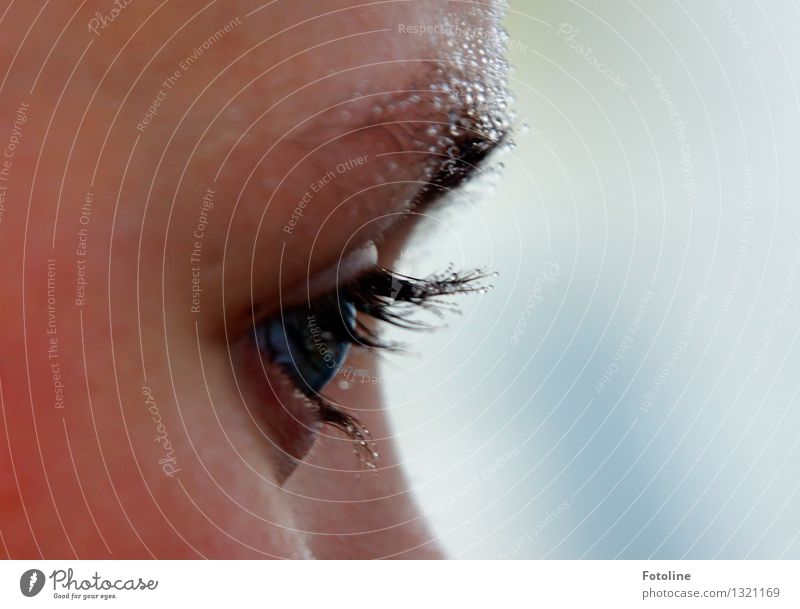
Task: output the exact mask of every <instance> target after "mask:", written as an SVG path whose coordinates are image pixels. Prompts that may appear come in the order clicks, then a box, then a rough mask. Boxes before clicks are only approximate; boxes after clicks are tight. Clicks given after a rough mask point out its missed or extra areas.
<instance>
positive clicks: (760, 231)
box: [382, 0, 800, 559]
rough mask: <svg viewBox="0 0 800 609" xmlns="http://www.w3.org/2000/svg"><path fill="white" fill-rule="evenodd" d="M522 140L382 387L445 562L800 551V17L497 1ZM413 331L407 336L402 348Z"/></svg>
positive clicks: (418, 262)
mask: <svg viewBox="0 0 800 609" xmlns="http://www.w3.org/2000/svg"><path fill="white" fill-rule="evenodd" d="M507 30H508V34H509V39H508V41H507V43H506V44H507V47H508V57H509V60H510V62H511V64H512V65H513V72H512V79H511V88H512V89H513V92H514V94H515V96H516V107H517V113H518V117H519V123H520V125H519V128H518V129H517V132H516V136H515V140H516V147H515V148H514V149H511V150H507V151H505V153H503V154H502V155H501V157H502V158H498V163H502V164H503V165H504V169H503V171H502V173H499V172H498V171H495V170H493V171H491V172H490V174H491V175H489V176H487V178H486V180H485V181H486V182H495V183H496V186H495V189H494V191H492V192H491V194H487V192H488V190H487V189H486V188H485V187H484V186H482V185H476V186H475V187H474V188H473V189H472V191H473V192H471V193H469V194H468V196H469V197H470V200H471V202H472V203H473V205H472V211H471V212H468V213H464V212H461V213H459V215H458V216H448V215H446V214H444V215H440V216H438V217H437V218H438V219H439V220H440V221H441V223H442V225H443V226H442V230H440V233H439V236H437V238H436V243H435V247H433V245H434V244H428V245H429V247H422V248H421V249H415V250H414V254H413V255H411V252H410V251H409V254H408V255H407V256H405V257H404V258H403V259H402V261H401V264H400V268H401V269H407V270H409V271H415V272H418V273H423V274H424V273H426V272H430V270H431V269H432V268H440V267H444V266H446V265H447V264H448V263H449V262H453V263H455V265H456V266H466V267H469V266H488V267H490V268H492V269H496V270H497V271H499V272H500V276H499V277H497V278H495V279H493V280H492V282H493V283H494V286H495V289H494V290H493V291H492V292H490V293H489V294H486V295H472V296H470V297H466V298H462V299H461V303H460V305H461V309H462V313H463V315H462V316H461V317H448V319H447V322H448V327H447V328H445V329H443V330H441V331H439V332H438V333H435V334H433V335H428V336H419V337H415V342H414V345H413V351H414V352H415V353H417V355H415V356H413V357H392V358H387V360H386V361H385V365H384V369H383V374H384V377H383V378H382V381H383V382H385V384H386V390H387V391H390V392H392V393H393V394H394V396H395V397H394V400H393V410H392V414H393V417H394V422H395V429H396V432H397V435H398V439H399V443H400V447H401V450H402V454H403V455H404V457H405V460H406V463H407V466H408V468H409V470H410V476H411V480H412V484H413V486H414V489H415V491H416V493H417V496H418V498H419V501H420V503H421V506H422V509H423V511H424V512H425V513H426V514H427V515H428V517H429V518H430V519H431V521H432V523H433V526H434V529H435V532H436V534H437V535H438V536H439V538H440V539H441V541H442V543H443V544H444V546H445V547H446V548H447V550H448V551H449V552H450V553H451V555H452V556H454V557H458V558H478V557H481V558H492V557H495V558H595V559H600V558H602V559H608V558H648V557H652V558H669V559H677V558H800V467H799V466H800V450H798V443H799V442H800V434H799V433H798V431H800V410H799V409H798V407H797V404H798V391H800V375H799V374H798V371H799V370H800V344H798V342H797V335H798V329H800V326H798V319H799V318H800V306H799V305H800V278H798V271H800V204H799V203H800V197H799V196H798V195H799V194H800V193H799V192H798V185H797V174H798V158H799V157H800V155H799V154H798V152H799V151H800V146H798V141H800V140H799V139H798V138H800V113H799V112H798V110H799V109H800V103H799V100H798V90H797V86H798V84H797V83H796V82H795V76H796V75H799V74H800V42H798V35H797V32H798V31H800V8H798V6H797V4H796V3H795V2H794V1H793V2H781V3H767V4H764V5H763V6H762V5H761V4H760V3H750V2H744V1H743V0H724V1H723V0H708V1H706V2H698V3H685V2H684V3H681V2H679V1H675V2H664V3H660V2H658V3H657V2H649V3H643V4H641V5H640V4H637V3H635V2H622V1H608V2H602V3H600V2H595V3H587V4H581V3H576V2H564V1H563V0H558V1H556V0H538V1H536V2H530V1H528V2H524V1H512V2H511V3H510V11H509V14H508V18H507ZM404 338H407V337H404Z"/></svg>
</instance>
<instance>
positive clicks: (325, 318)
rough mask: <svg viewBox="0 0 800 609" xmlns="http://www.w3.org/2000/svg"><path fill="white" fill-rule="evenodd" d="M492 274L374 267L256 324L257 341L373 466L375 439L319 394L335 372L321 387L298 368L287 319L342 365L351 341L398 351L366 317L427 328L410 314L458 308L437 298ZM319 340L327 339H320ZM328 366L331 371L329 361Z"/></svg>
mask: <svg viewBox="0 0 800 609" xmlns="http://www.w3.org/2000/svg"><path fill="white" fill-rule="evenodd" d="M494 275H496V273H492V274H489V273H486V272H485V271H483V270H481V269H475V270H472V271H467V272H456V271H454V270H453V268H452V266H450V267H448V268H447V269H445V271H443V272H441V273H436V274H433V275H429V276H428V277H425V278H416V277H411V276H408V275H402V274H400V273H396V272H394V271H392V270H389V269H386V268H384V267H380V266H374V267H372V268H370V269H368V270H366V271H364V272H363V273H361V274H360V275H358V276H357V277H355V278H354V279H353V280H351V281H349V282H347V283H345V284H343V285H341V286H339V287H338V288H336V289H334V290H332V291H330V292H328V293H326V294H323V295H321V296H318V297H317V298H315V299H313V300H311V301H310V302H309V303H308V305H307V306H306V307H303V306H297V307H292V308H290V309H286V310H284V311H282V312H281V314H280V315H279V316H274V317H272V318H270V319H268V320H266V321H265V322H263V323H262V324H260V325H259V326H258V327H257V328H256V340H257V343H258V345H259V348H260V349H261V350H262V351H263V352H264V353H265V355H266V357H268V358H269V359H271V360H272V362H273V363H274V364H277V365H278V366H279V367H280V368H281V369H282V371H283V373H284V374H285V375H286V376H287V377H289V379H290V380H291V381H292V382H293V384H294V385H295V386H296V387H297V389H298V390H300V391H301V392H302V393H303V395H305V397H306V398H308V399H309V400H310V401H311V402H312V404H313V405H314V406H315V407H316V409H317V415H318V417H319V419H320V422H321V423H322V424H323V425H327V426H329V427H333V428H334V429H337V430H338V431H340V432H341V433H343V434H345V435H346V436H347V437H348V438H350V439H351V440H352V441H353V443H354V445H355V447H354V452H355V453H356V454H357V455H358V456H359V458H360V460H361V462H362V464H363V465H364V466H366V467H367V468H370V469H374V468H375V467H376V466H375V460H376V459H377V458H378V453H377V452H375V443H374V442H373V441H372V440H371V439H370V434H369V430H368V429H367V428H366V427H364V426H363V425H362V424H361V422H360V421H359V420H358V418H357V417H355V416H354V415H351V414H349V413H346V412H345V411H343V410H342V409H341V408H339V407H338V406H337V405H336V404H334V403H332V402H331V401H329V400H327V399H326V398H325V397H324V396H323V395H321V394H320V390H321V389H322V388H323V387H324V386H325V385H327V383H328V382H329V381H330V379H331V378H332V377H333V376H334V375H335V371H332V372H328V371H323V374H324V376H323V379H322V381H323V382H321V384H320V386H319V387H316V388H315V387H312V384H311V383H309V381H308V380H307V379H306V375H304V374H303V373H302V372H301V371H300V370H298V363H297V361H296V357H295V354H294V353H292V345H291V343H290V341H289V335H290V334H292V336H293V338H295V339H296V338H298V332H297V329H296V328H290V327H289V326H290V325H291V324H290V322H289V321H287V320H291V321H296V320H299V319H300V318H301V317H304V318H305V319H306V323H305V328H304V329H302V328H301V329H300V332H299V337H300V338H304V339H305V347H306V348H310V347H312V344H311V343H313V347H314V349H315V350H316V355H318V356H322V357H323V359H324V360H325V361H326V362H328V361H330V362H332V361H333V358H334V355H337V354H338V356H339V358H340V362H339V366H341V364H342V363H343V362H344V360H345V359H346V357H347V350H348V349H349V347H350V346H355V347H361V348H366V349H370V350H390V351H398V350H401V349H402V347H403V346H402V344H399V343H387V342H384V341H383V340H381V339H380V336H379V332H378V331H376V330H374V329H373V328H371V327H370V326H369V325H367V324H366V323H364V322H365V320H364V318H369V319H372V320H376V321H378V322H383V323H388V324H391V325H393V326H395V327H398V328H403V329H407V330H415V331H428V330H431V329H433V328H434V327H435V325H433V324H431V323H428V322H425V321H420V320H417V319H413V318H412V315H414V314H415V313H416V312H417V311H419V310H423V311H427V312H429V313H432V314H433V315H435V316H437V317H441V316H442V314H443V313H444V312H446V311H457V310H458V309H457V308H456V307H455V306H454V305H453V304H452V303H448V302H445V301H443V300H442V299H441V298H442V297H445V296H453V295H456V294H465V293H470V292H478V293H485V292H487V291H488V290H489V289H491V286H485V285H483V284H482V281H483V280H484V279H487V278H489V277H491V276H494ZM323 328H324V330H322V329H323ZM321 340H324V341H325V342H324V343H321V342H319V341H321ZM309 341H310V342H309ZM284 342H285V347H284ZM330 343H334V344H335V345H336V346H337V349H336V352H335V353H334V355H331V358H330V360H328V359H327V355H330V354H331V350H330V349H328V348H327V346H328V344H330ZM276 344H278V345H279V346H280V349H282V350H283V351H284V353H283V354H279V353H278V351H279V350H280V349H278V348H277V347H276ZM320 344H321V345H322V348H320ZM342 345H345V347H344V348H342ZM287 356H288V359H287ZM314 363H320V362H311V363H310V365H311V366H312V367H313V364H314ZM326 367H327V368H328V369H331V370H332V367H331V366H326ZM312 372H313V370H312Z"/></svg>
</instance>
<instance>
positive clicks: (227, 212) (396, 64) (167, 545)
mask: <svg viewBox="0 0 800 609" xmlns="http://www.w3.org/2000/svg"><path fill="white" fill-rule="evenodd" d="M178 4H180V3H178ZM39 8H40V7H39V6H36V5H35V4H34V3H27V4H26V5H24V6H17V5H16V4H15V5H14V6H13V8H12V9H11V11H12V13H13V14H11V15H9V16H8V18H9V19H13V21H14V22H15V23H19V24H25V27H20V28H19V31H17V32H16V33H14V34H13V35H9V36H4V42H3V49H2V53H3V58H4V64H5V65H8V66H10V68H9V71H8V73H7V77H6V80H5V87H4V89H3V95H2V105H1V106H0V117H4V118H3V121H4V122H3V124H4V125H5V126H9V125H12V124H13V125H14V131H12V136H13V137H14V138H15V139H14V142H15V144H14V150H13V155H12V156H11V157H10V158H9V159H8V160H9V164H7V166H6V167H7V169H8V171H7V176H5V177H7V179H6V180H2V181H0V184H2V185H3V187H4V192H3V193H0V194H3V195H4V203H5V205H4V209H3V215H2V220H1V221H0V240H2V243H3V252H4V257H5V261H4V262H5V263H4V265H3V266H2V271H0V272H2V275H3V281H4V285H5V286H6V288H5V289H4V290H3V291H2V293H1V294H0V310H2V311H3V313H4V315H3V320H2V322H0V341H1V342H0V344H2V346H3V353H4V354H5V356H4V357H3V358H2V360H1V361H0V382H2V399H3V402H2V408H3V413H4V424H5V429H6V431H7V433H8V444H9V450H8V451H5V450H3V451H0V452H2V455H3V456H2V459H3V461H4V463H3V467H2V468H1V470H0V471H2V472H3V478H2V480H1V481H0V492H1V493H2V500H0V522H2V534H3V538H4V542H5V544H6V546H7V548H8V552H9V554H10V555H11V556H12V557H14V558H24V557H37V556H42V557H44V558H73V557H78V558H111V557H114V558H149V557H157V558H172V559H175V558H197V557H208V558H260V557H265V558H266V557H281V558H309V557H317V558H377V557H409V558H410V557H424V558H431V557H438V556H440V551H439V548H438V547H437V543H436V539H435V537H434V536H433V535H432V534H431V532H430V531H429V530H428V529H427V528H426V525H425V522H424V521H423V519H422V518H421V516H420V514H419V513H418V512H417V511H416V508H415V505H414V501H413V499H412V497H411V492H410V489H409V486H408V483H407V481H406V479H405V478H404V476H403V472H402V468H401V465H400V463H399V462H398V458H397V455H396V453H395V451H394V448H393V446H392V440H391V430H390V428H389V426H388V423H387V417H386V412H385V407H386V404H385V402H384V399H385V398H386V396H384V395H382V393H381V391H380V389H379V387H378V386H377V385H376V384H373V383H358V382H350V383H349V386H347V387H346V388H345V385H346V383H340V382H337V381H336V378H335V377H334V379H333V381H331V382H329V383H327V384H325V386H324V388H322V387H313V389H315V392H314V393H317V391H316V390H319V393H323V394H324V395H325V399H326V400H327V403H331V404H335V405H337V406H336V408H337V412H338V413H339V414H340V415H341V416H342V417H343V419H342V420H347V421H357V423H356V424H357V426H358V429H359V430H361V429H362V428H365V429H368V430H369V432H368V433H366V432H365V433H364V442H365V445H366V446H367V448H368V449H369V450H368V452H367V453H366V456H364V455H365V453H364V451H363V450H362V448H363V447H361V446H360V444H359V437H353V436H352V435H351V436H348V435H347V434H342V433H340V432H341V430H337V429H336V428H335V426H333V427H332V426H330V425H323V421H320V420H319V414H320V407H319V405H318V404H317V403H315V402H314V400H313V399H310V398H309V396H308V395H306V394H307V393H308V392H304V391H303V388H302V387H300V388H298V387H296V385H297V384H298V383H297V378H296V376H295V377H293V376H292V374H287V366H286V365H278V364H279V362H280V361H281V360H280V357H279V356H280V354H276V353H275V352H274V350H272V351H270V349H267V348H266V347H265V344H264V342H263V341H261V342H259V341H257V340H255V339H254V335H255V334H257V332H256V330H258V329H259V328H264V327H269V320H271V319H272V320H274V319H279V320H280V319H282V318H281V316H282V314H283V315H285V314H286V312H287V311H289V312H291V311H292V310H297V309H298V307H300V308H302V307H307V305H308V303H309V301H314V300H315V299H317V298H319V297H320V296H321V295H323V294H325V293H328V292H330V291H331V290H334V289H335V288H336V286H337V285H343V284H346V283H347V282H348V281H351V280H352V279H353V278H355V277H358V276H360V274H363V273H364V272H365V270H366V269H368V268H372V267H373V266H374V265H375V264H380V265H381V266H384V267H388V266H391V263H392V260H394V257H395V256H396V255H397V252H398V251H399V250H400V248H402V247H403V246H404V244H405V242H406V240H407V239H408V237H409V235H410V232H411V230H412V228H413V227H414V226H415V224H416V223H417V222H419V220H420V218H421V217H423V216H424V213H423V212H424V211H425V210H427V209H428V208H429V207H430V205H432V204H433V203H434V200H435V199H438V198H439V197H438V195H439V194H440V193H441V192H442V190H443V189H445V190H446V189H449V188H452V187H455V186H457V184H458V183H459V182H460V181H461V180H463V179H464V178H465V177H466V174H468V173H469V171H470V169H469V168H470V167H472V166H474V165H475V164H477V163H478V162H479V161H480V160H481V159H482V158H483V157H484V156H486V154H488V152H489V151H490V150H491V148H492V147H493V146H494V145H496V144H497V143H498V142H499V141H501V140H502V138H503V133H504V129H505V126H506V123H507V119H506V116H505V111H506V106H505V101H504V89H503V79H504V76H505V70H504V66H503V63H502V61H501V58H500V56H499V54H500V48H499V47H500V46H501V44H500V41H501V38H500V36H499V35H498V34H497V27H498V25H497V22H498V19H499V16H500V15H499V13H498V10H497V7H495V6H493V5H492V4H491V3H488V2H487V3H483V2H477V3H476V2H463V3H462V2H445V1H435V0H430V1H423V0H420V1H412V2H399V1H397V2H392V1H390V2H381V3H373V4H366V5H360V4H359V3H356V2H353V1H350V0H336V1H331V0H326V1H325V2H323V1H319V2H318V1H308V2H289V1H283V2H273V3H270V2H261V1H255V0H239V1H237V2H226V3H212V4H209V5H207V6H201V5H200V4H197V5H194V4H192V5H191V6H187V4H186V3H184V4H180V5H179V6H176V3H166V4H163V5H161V6H156V5H151V4H149V3H132V2H131V3H126V2H124V1H120V2H118V3H117V4H115V5H113V9H110V8H109V5H108V3H105V2H99V1H98V2H94V1H90V2H86V3H81V4H78V3H73V2H64V3H51V4H50V5H48V7H47V9H46V10H45V11H44V12H43V13H42V14H38V11H39ZM34 21H35V24H34V26H33V28H32V29H31V30H30V33H29V34H27V35H26V30H27V25H28V24H31V23H34ZM23 36H27V37H26V38H25V39H24V41H23ZM17 49H19V52H18V53H17ZM15 134H16V135H15ZM432 270H433V269H432ZM359 315H360V317H359V323H360V324H363V326H364V327H365V328H369V327H375V329H376V330H377V326H375V325H374V320H370V319H367V318H365V316H364V315H363V313H360V314H359ZM283 319H284V320H285V318H283ZM321 323H322V322H321V321H320V320H319V319H316V318H315V321H314V322H313V324H312V323H311V322H309V326H307V327H306V331H310V332H311V335H313V336H317V335H322V336H324V337H326V336H328V333H326V331H325V330H326V329H325V328H324V327H321ZM314 324H317V325H320V327H318V328H317V330H316V331H314V330H313V329H311V330H309V328H311V326H312V325H314ZM277 327H281V325H280V324H278V326H277ZM262 336H263V333H262ZM278 342H280V341H278ZM269 346H270V345H267V347H269ZM272 346H274V345H272ZM324 346H325V348H324V349H322V348H319V349H317V350H316V351H314V349H312V350H311V351H310V353H308V354H306V355H308V357H309V358H311V359H313V358H317V359H316V360H315V361H316V363H317V365H318V366H324V367H328V368H335V369H334V372H335V371H336V370H339V373H340V374H341V370H342V368H343V367H344V366H345V365H346V366H347V368H349V369H366V370H370V371H375V370H376V367H377V365H378V364H377V361H376V354H375V352H374V350H370V349H357V348H353V349H350V350H349V352H348V354H347V359H346V364H345V363H344V362H345V360H344V359H343V353H344V351H345V349H344V347H342V349H341V350H340V351H341V352H340V351H337V344H334V343H332V342H330V341H327V342H325V343H324ZM339 346H341V345H339ZM12 354H13V355H12ZM284 355H286V354H284ZM293 355H294V356H296V355H297V354H296V353H294V354H293ZM320 358H321V359H320ZM331 362H333V363H334V364H335V366H328V364H329V363H331ZM284 363H285V362H284ZM317 380H320V379H317ZM323 380H324V379H323ZM313 384H314V383H313V382H312V385H313ZM388 397H389V398H390V397H391V396H388ZM350 417H353V418H352V419H351V418H350ZM354 442H355V444H354ZM354 449H355V453H356V454H354ZM372 453H378V454H379V457H377V458H373V455H372ZM373 469H374V470H375V471H374V472H373Z"/></svg>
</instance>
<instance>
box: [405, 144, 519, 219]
mask: <svg viewBox="0 0 800 609" xmlns="http://www.w3.org/2000/svg"><path fill="white" fill-rule="evenodd" d="M506 135H507V133H503V134H502V135H501V136H500V137H499V138H497V139H494V138H492V137H490V136H488V135H485V134H483V133H481V132H478V131H474V130H466V131H464V133H463V134H462V135H461V136H460V137H459V138H458V139H457V140H456V142H455V144H454V147H455V149H456V150H455V151H453V150H451V151H450V153H449V154H441V160H440V162H439V164H438V166H437V167H436V169H435V172H434V174H433V176H432V177H431V178H430V181H429V182H428V183H427V184H426V185H425V187H424V188H422V190H420V192H419V193H417V196H416V198H415V200H414V203H413V205H412V211H414V212H420V211H424V210H425V209H427V208H429V207H431V206H432V205H433V204H435V203H436V202H437V201H438V200H439V199H440V198H441V197H442V196H444V195H446V194H447V193H448V192H451V191H453V190H457V189H458V188H459V187H460V186H461V185H462V184H464V183H465V182H466V181H467V180H469V179H470V178H472V177H474V176H475V175H476V174H477V173H478V171H479V170H480V165H481V163H482V162H483V161H484V160H486V158H487V157H488V156H489V155H490V154H491V153H492V152H493V151H494V150H496V149H497V148H498V147H499V146H500V145H501V144H502V143H503V142H504V141H505V139H506Z"/></svg>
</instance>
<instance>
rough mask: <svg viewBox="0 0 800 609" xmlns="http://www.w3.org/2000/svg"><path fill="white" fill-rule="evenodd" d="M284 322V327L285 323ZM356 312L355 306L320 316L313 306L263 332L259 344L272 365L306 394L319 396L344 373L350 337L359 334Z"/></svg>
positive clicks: (272, 322) (275, 320)
mask: <svg viewBox="0 0 800 609" xmlns="http://www.w3.org/2000/svg"><path fill="white" fill-rule="evenodd" d="M281 321H282V322H283V323H281ZM355 327H356V310H355V307H354V306H353V305H352V304H351V303H347V302H341V301H340V302H339V305H338V307H335V308H334V309H328V310H326V312H325V314H323V313H317V312H316V311H315V309H314V306H313V303H312V306H311V307H310V308H308V309H306V308H303V307H297V308H295V309H290V310H288V311H286V312H284V315H283V320H281V318H280V317H275V318H273V319H271V320H269V321H268V322H267V323H266V327H264V328H263V329H262V330H261V331H259V337H258V338H259V344H260V346H261V348H262V349H264V350H265V351H266V352H267V353H268V354H269V356H270V358H271V359H272V361H273V362H274V363H276V364H278V365H279V366H281V368H283V370H284V371H285V372H286V373H287V374H289V375H290V376H291V377H292V379H293V380H294V381H295V383H296V384H297V386H298V387H299V388H300V389H301V390H302V391H304V392H306V393H317V392H319V391H320V390H322V388H323V387H324V386H325V385H326V384H327V383H328V382H329V381H330V380H331V379H332V378H333V377H334V375H335V374H336V373H337V372H338V371H339V370H340V369H341V366H342V364H343V363H344V360H345V358H346V357H347V352H348V351H349V350H350V340H348V333H352V332H354V331H355Z"/></svg>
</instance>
